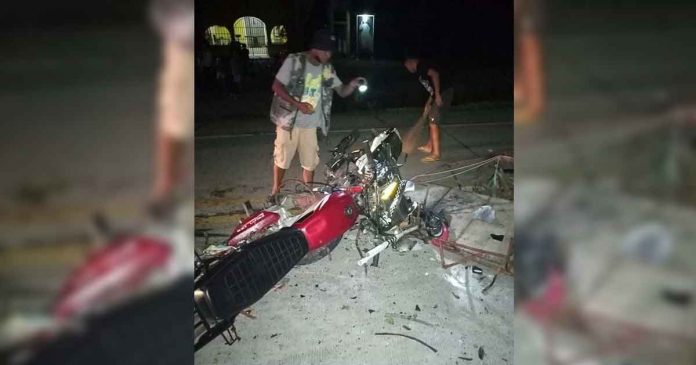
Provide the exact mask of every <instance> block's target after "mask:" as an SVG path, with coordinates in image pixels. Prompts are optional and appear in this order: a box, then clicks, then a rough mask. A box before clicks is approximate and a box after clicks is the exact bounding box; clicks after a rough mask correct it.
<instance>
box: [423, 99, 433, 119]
mask: <svg viewBox="0 0 696 365" xmlns="http://www.w3.org/2000/svg"><path fill="white" fill-rule="evenodd" d="M432 101H433V97H432V96H428V101H426V102H425V107H424V108H423V117H425V116H426V115H428V112H429V111H430V104H431V103H432Z"/></svg>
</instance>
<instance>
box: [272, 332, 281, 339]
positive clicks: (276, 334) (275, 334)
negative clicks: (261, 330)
mask: <svg viewBox="0 0 696 365" xmlns="http://www.w3.org/2000/svg"><path fill="white" fill-rule="evenodd" d="M279 335H280V333H274V334H272V335H271V338H274V337H276V336H279Z"/></svg>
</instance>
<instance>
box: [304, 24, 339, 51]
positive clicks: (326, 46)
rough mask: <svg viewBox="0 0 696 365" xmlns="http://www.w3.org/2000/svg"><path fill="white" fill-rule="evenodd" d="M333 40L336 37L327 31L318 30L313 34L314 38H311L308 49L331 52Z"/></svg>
mask: <svg viewBox="0 0 696 365" xmlns="http://www.w3.org/2000/svg"><path fill="white" fill-rule="evenodd" d="M335 40H336V37H334V36H333V35H332V34H331V32H329V30H328V29H320V30H318V31H317V32H316V33H314V37H312V43H310V44H309V48H314V49H318V50H322V51H333V50H334V41H335Z"/></svg>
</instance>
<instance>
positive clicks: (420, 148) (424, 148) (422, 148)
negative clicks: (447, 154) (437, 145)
mask: <svg viewBox="0 0 696 365" xmlns="http://www.w3.org/2000/svg"><path fill="white" fill-rule="evenodd" d="M418 151H421V152H424V153H431V152H432V151H431V150H430V149H429V148H428V147H425V146H420V147H418Z"/></svg>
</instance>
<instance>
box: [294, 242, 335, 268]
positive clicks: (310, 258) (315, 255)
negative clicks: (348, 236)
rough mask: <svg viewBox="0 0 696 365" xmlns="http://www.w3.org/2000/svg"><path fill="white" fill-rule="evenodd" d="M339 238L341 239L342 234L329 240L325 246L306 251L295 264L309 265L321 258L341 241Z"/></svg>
mask: <svg viewBox="0 0 696 365" xmlns="http://www.w3.org/2000/svg"><path fill="white" fill-rule="evenodd" d="M341 239H343V235H341V236H340V237H338V238H337V239H335V240H333V241H331V243H329V244H328V245H327V246H326V247H324V248H321V249H318V250H315V251H313V252H309V253H307V254H306V255H305V256H304V257H303V258H302V260H300V261H299V262H298V263H297V264H298V265H309V264H313V263H315V262H317V261H319V260H321V259H323V258H324V257H326V256H328V255H329V254H330V253H331V251H333V250H334V248H336V246H338V244H339V243H340V242H341Z"/></svg>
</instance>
